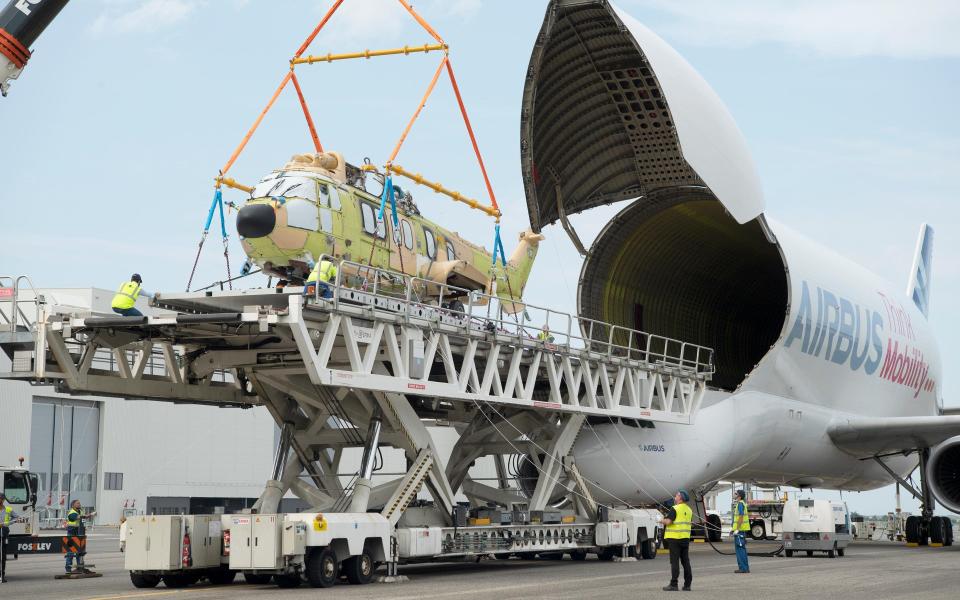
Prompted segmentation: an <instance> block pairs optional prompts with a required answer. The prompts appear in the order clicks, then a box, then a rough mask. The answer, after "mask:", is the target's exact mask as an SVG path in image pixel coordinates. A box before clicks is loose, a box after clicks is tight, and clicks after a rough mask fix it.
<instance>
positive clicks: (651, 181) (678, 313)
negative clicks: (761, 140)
mask: <svg viewBox="0 0 960 600" xmlns="http://www.w3.org/2000/svg"><path fill="white" fill-rule="evenodd" d="M520 148H521V164H522V169H523V182H524V190H525V192H526V197H527V210H528V213H529V216H530V224H531V226H532V227H533V229H534V230H535V231H539V230H540V229H542V228H543V227H545V226H547V225H549V224H552V223H555V222H557V221H560V222H561V224H562V225H563V226H564V229H566V230H567V232H568V233H569V234H570V235H571V237H572V238H574V240H573V242H574V244H575V245H576V246H578V247H579V248H583V244H582V241H581V240H579V239H578V238H577V236H576V235H575V232H574V231H573V225H572V224H571V223H570V222H569V221H568V220H567V219H566V216H567V215H571V214H575V213H580V212H583V211H586V210H590V209H593V208H596V207H599V206H603V205H608V204H611V203H614V202H619V201H624V200H633V202H632V203H630V204H628V205H626V206H625V208H623V210H621V212H620V213H619V214H617V215H616V216H615V217H613V218H612V219H611V220H610V222H609V223H608V224H607V226H606V227H605V228H604V229H603V230H602V231H601V233H600V234H599V235H598V236H597V238H596V240H594V242H593V244H592V247H590V250H589V252H585V248H583V249H581V253H582V254H585V255H586V258H585V260H584V263H583V267H582V271H581V276H580V282H579V286H578V291H577V306H578V312H579V314H580V315H581V316H583V317H587V318H590V319H595V320H597V321H603V322H609V323H614V324H617V325H619V326H621V327H624V328H627V329H637V330H642V331H646V332H649V333H652V334H656V335H659V336H664V337H668V338H673V339H680V340H684V341H685V342H690V343H694V344H699V345H702V346H707V347H711V348H713V349H714V350H715V351H716V357H717V358H716V361H717V364H716V373H715V374H714V377H713V380H712V383H713V384H714V385H716V386H717V387H720V388H723V389H735V388H736V386H737V385H738V384H739V383H741V382H742V380H743V378H744V377H745V374H747V373H749V372H750V371H751V370H752V369H753V367H754V365H756V364H757V363H758V362H759V360H760V358H762V357H763V355H764V354H765V353H766V351H767V350H768V349H769V347H770V345H771V344H772V343H773V342H775V341H776V339H777V337H778V336H779V334H780V331H781V330H782V328H783V323H784V315H785V313H786V307H787V277H786V271H785V266H784V260H783V257H782V254H781V251H780V249H779V247H778V246H777V244H776V243H775V239H774V236H773V234H772V233H771V232H770V230H769V228H768V227H767V225H766V223H765V221H764V220H763V215H762V213H763V210H764V199H763V193H762V190H761V188H760V183H759V179H758V177H757V174H756V169H755V167H754V164H753V160H752V159H751V157H750V153H749V151H748V149H747V145H746V142H745V140H744V139H743V136H742V135H741V133H740V131H739V129H738V128H737V126H736V123H735V122H734V120H733V117H731V116H730V113H729V112H728V111H727V109H726V107H725V106H724V105H723V103H722V102H721V101H720V99H719V98H718V97H717V95H716V93H715V92H714V91H713V90H712V89H711V88H710V86H709V85H708V84H707V83H706V82H705V81H704V80H703V79H702V78H701V77H700V75H699V74H698V73H697V72H696V71H695V70H694V69H693V67H691V66H690V65H689V64H688V63H687V62H686V61H685V60H684V59H683V58H682V57H681V56H680V55H679V54H678V53H677V52H676V51H675V50H674V49H673V48H671V47H670V46H669V45H668V44H667V43H666V42H664V41H663V40H662V39H660V38H659V37H657V36H656V35H655V34H654V33H653V32H651V31H650V30H649V29H647V28H646V27H644V26H643V25H641V24H640V23H639V22H638V21H636V20H635V19H634V18H633V17H631V16H630V15H628V14H626V13H624V12H623V11H622V10H620V9H619V8H617V7H616V6H614V5H612V4H611V3H610V2H607V1H606V0H553V1H552V2H550V4H549V6H548V7H547V12H546V16H545V18H544V22H543V26H542V28H541V30H540V34H539V36H538V37H537V40H536V43H535V45H534V48H533V52H532V55H531V57H530V66H529V68H528V70H527V77H526V82H525V86H524V93H523V107H522V111H521V140H520ZM584 333H585V335H586V334H587V332H584ZM620 333H623V332H622V330H617V331H615V332H614V333H613V336H614V338H616V337H617V335H620ZM593 335H595V336H597V335H598V336H600V337H604V338H605V337H606V336H607V335H608V332H599V333H598V332H596V331H594V333H593ZM625 335H626V334H624V336H625ZM614 341H615V342H616V343H619V344H621V345H629V342H628V340H626V339H622V340H618V339H615V340H614ZM649 350H650V351H651V352H652V353H656V352H658V351H660V350H662V349H658V348H650V349H649Z"/></svg>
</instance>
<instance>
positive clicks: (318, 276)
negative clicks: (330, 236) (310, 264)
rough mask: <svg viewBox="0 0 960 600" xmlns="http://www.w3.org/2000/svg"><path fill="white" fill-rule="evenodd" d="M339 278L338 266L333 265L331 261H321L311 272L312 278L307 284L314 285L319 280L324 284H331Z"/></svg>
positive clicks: (309, 278)
mask: <svg viewBox="0 0 960 600" xmlns="http://www.w3.org/2000/svg"><path fill="white" fill-rule="evenodd" d="M336 278H337V265H335V264H333V263H332V262H330V261H329V260H321V261H320V262H318V263H317V266H315V267H314V268H313V270H312V271H310V276H309V277H307V283H313V282H315V281H317V280H320V281H322V282H324V283H330V282H331V281H333V280H334V279H336Z"/></svg>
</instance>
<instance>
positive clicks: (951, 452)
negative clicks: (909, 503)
mask: <svg viewBox="0 0 960 600" xmlns="http://www.w3.org/2000/svg"><path fill="white" fill-rule="evenodd" d="M924 475H925V476H926V478H927V482H928V483H929V485H930V489H931V490H932V491H933V495H934V496H936V498H937V500H939V501H940V504H942V505H943V506H944V507H945V508H947V509H948V510H952V511H953V512H955V513H960V435H957V436H954V437H952V438H950V439H948V440H946V441H944V442H942V443H940V444H939V445H937V446H935V447H934V448H932V449H931V450H930V458H928V459H927V472H926V473H925V474H924Z"/></svg>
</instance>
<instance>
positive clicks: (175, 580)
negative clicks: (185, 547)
mask: <svg viewBox="0 0 960 600" xmlns="http://www.w3.org/2000/svg"><path fill="white" fill-rule="evenodd" d="M190 579H191V578H190V576H189V575H184V574H183V573H169V574H167V575H164V576H163V585H165V586H167V587H168V588H174V589H178V588H185V587H187V586H189V585H190Z"/></svg>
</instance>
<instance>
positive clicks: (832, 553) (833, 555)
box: [827, 550, 837, 558]
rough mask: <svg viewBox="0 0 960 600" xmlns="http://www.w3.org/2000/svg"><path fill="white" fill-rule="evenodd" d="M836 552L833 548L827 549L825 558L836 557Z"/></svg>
mask: <svg viewBox="0 0 960 600" xmlns="http://www.w3.org/2000/svg"><path fill="white" fill-rule="evenodd" d="M836 557H837V553H836V552H835V551H834V550H827V558H836Z"/></svg>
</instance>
